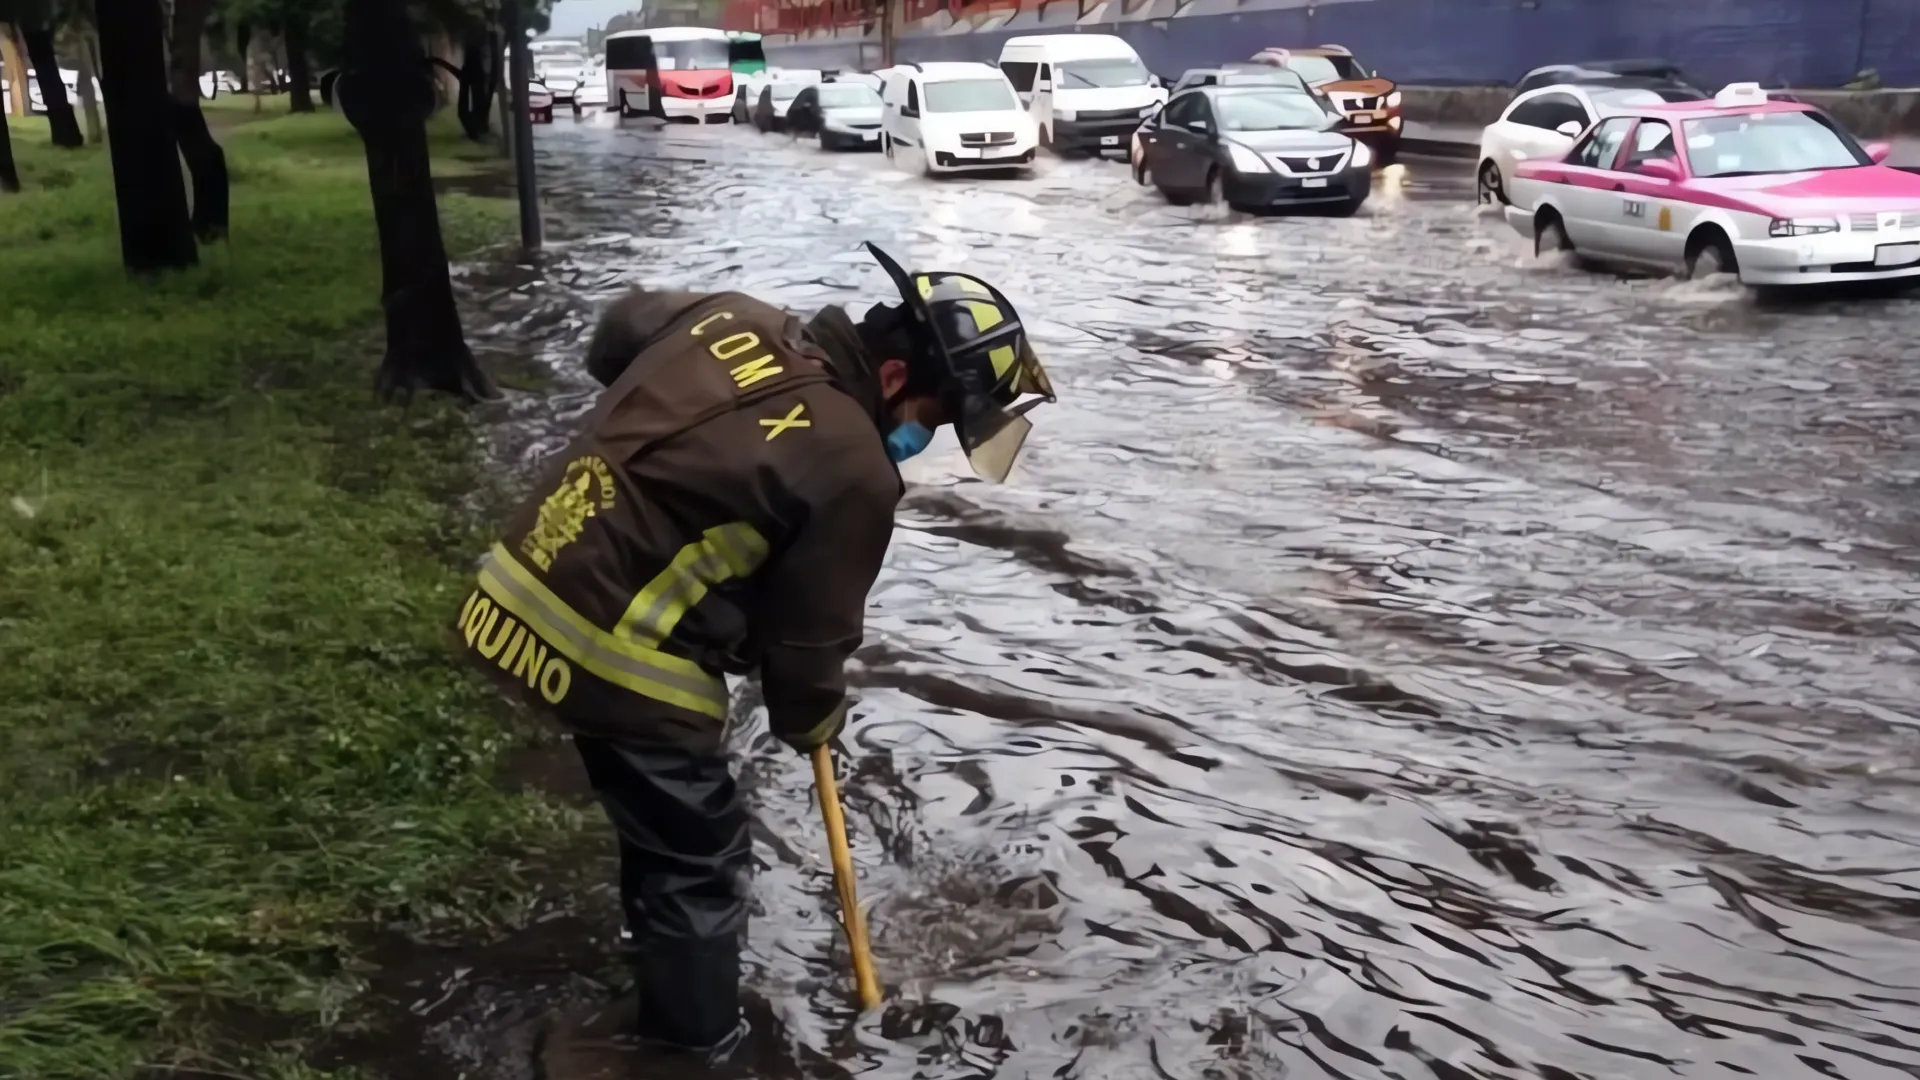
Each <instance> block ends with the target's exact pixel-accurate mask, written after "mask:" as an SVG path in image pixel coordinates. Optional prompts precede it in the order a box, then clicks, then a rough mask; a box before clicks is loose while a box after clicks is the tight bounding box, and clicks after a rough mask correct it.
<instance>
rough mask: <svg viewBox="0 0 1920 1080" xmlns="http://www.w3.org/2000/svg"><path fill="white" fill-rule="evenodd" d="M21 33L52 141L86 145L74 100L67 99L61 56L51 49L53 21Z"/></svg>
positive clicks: (32, 25)
mask: <svg viewBox="0 0 1920 1080" xmlns="http://www.w3.org/2000/svg"><path fill="white" fill-rule="evenodd" d="M21 36H22V37H24V38H26V39H27V58H28V59H29V60H31V61H32V62H33V80H34V82H36V83H39V84H40V103H41V104H42V105H44V106H46V109H47V127H48V128H49V129H51V132H52V134H53V145H55V146H63V147H66V148H68V149H76V148H78V147H82V146H85V145H87V140H86V138H85V136H83V135H81V134H80V121H79V120H77V119H75V118H74V115H73V102H71V101H69V100H67V84H66V83H65V82H64V81H63V80H62V79H61V78H60V60H59V58H58V56H56V55H55V53H54V50H53V25H52V24H51V23H48V22H41V23H37V24H30V25H29V26H28V27H27V28H26V29H25V30H24V31H23V32H22V33H21ZM21 81H22V82H24V81H25V80H21Z"/></svg>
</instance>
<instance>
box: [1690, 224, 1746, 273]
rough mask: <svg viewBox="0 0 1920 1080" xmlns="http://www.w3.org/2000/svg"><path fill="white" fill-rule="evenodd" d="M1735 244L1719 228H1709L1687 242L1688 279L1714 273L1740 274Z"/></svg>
mask: <svg viewBox="0 0 1920 1080" xmlns="http://www.w3.org/2000/svg"><path fill="white" fill-rule="evenodd" d="M1739 272H1740V265H1739V264H1738V263H1737V262H1735V261H1734V257H1733V245H1732V244H1730V243H1728V242H1727V238H1726V235H1725V234H1724V233H1722V232H1721V231H1720V230H1719V229H1714V228H1707V229H1702V230H1701V231H1700V232H1698V233H1695V234H1694V236H1693V238H1692V239H1690V240H1688V242H1687V279H1688V280H1689V281H1698V280H1699V279H1701V278H1703V277H1709V276H1711V275H1713V274H1738V273H1739Z"/></svg>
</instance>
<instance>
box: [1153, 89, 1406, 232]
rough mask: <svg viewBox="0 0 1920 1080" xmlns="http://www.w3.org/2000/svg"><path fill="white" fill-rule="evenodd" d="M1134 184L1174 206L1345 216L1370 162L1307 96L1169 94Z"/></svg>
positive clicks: (1354, 206) (1362, 191) (1355, 205)
mask: <svg viewBox="0 0 1920 1080" xmlns="http://www.w3.org/2000/svg"><path fill="white" fill-rule="evenodd" d="M1140 144H1141V152H1142V153H1141V161H1140V164H1139V165H1137V166H1135V168H1134V172H1133V179H1134V182H1135V183H1139V184H1143V185H1144V184H1151V185H1152V186H1153V187H1155V188H1158V189H1159V191H1160V193H1161V194H1162V195H1164V196H1165V197H1166V199H1167V201H1168V202H1171V203H1173V204H1175V205H1185V204H1187V203H1191V202H1195V201H1199V202H1207V203H1215V202H1224V203H1226V204H1227V205H1229V206H1232V207H1234V208H1236V209H1244V210H1254V209H1270V208H1277V207H1325V208H1327V209H1331V210H1333V211H1334V212H1335V213H1338V214H1342V215H1345V214H1352V213H1353V212H1355V211H1357V210H1359V209H1360V207H1361V205H1362V204H1363V203H1365V202H1366V201H1367V196H1368V195H1369V194H1370V193H1371V192H1372V190H1373V171H1372V168H1373V164H1374V157H1373V152H1372V150H1371V149H1369V148H1368V146H1367V144H1366V143H1364V142H1361V141H1360V140H1358V139H1355V138H1353V137H1352V136H1350V135H1347V134H1345V133H1344V132H1343V131H1342V130H1341V124H1340V117H1339V116H1338V115H1337V114H1334V113H1332V112H1330V111H1329V110H1327V109H1326V108H1325V107H1323V106H1322V105H1321V104H1320V102H1319V101H1318V100H1317V99H1315V98H1314V97H1313V96H1312V95H1309V94H1302V93H1299V92H1297V91H1290V90H1286V89H1280V88H1275V87H1267V86H1247V87H1228V86H1202V87H1195V88H1194V89H1191V90H1185V91H1182V92H1181V93H1178V94H1175V95H1174V96H1173V98H1172V100H1170V101H1168V102H1167V107H1166V108H1165V109H1164V110H1162V111H1161V112H1160V115H1158V116H1155V117H1154V118H1152V119H1151V120H1148V121H1147V122H1146V123H1145V124H1144V125H1142V126H1141V129H1140Z"/></svg>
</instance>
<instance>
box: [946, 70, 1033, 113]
mask: <svg viewBox="0 0 1920 1080" xmlns="http://www.w3.org/2000/svg"><path fill="white" fill-rule="evenodd" d="M926 91H927V93H926V106H925V108H926V111H928V112H935V113H943V112H998V111H1004V110H1012V109H1015V108H1017V107H1018V106H1017V105H1016V103H1015V102H1014V98H1013V87H1011V86H1008V85H1007V80H1006V78H1005V77H1004V76H1002V77H1000V78H997V79H951V80H948V81H946V82H930V83H927V84H926Z"/></svg>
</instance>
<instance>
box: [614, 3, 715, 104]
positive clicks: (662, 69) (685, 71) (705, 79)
mask: <svg viewBox="0 0 1920 1080" xmlns="http://www.w3.org/2000/svg"><path fill="white" fill-rule="evenodd" d="M605 40H606V49H607V63H606V72H607V109H608V110H609V111H617V112H619V114H620V115H621V116H640V115H642V114H646V115H650V116H657V117H659V118H661V119H663V120H683V119H684V120H693V121H695V122H711V123H725V122H727V121H728V120H729V119H730V118H731V112H732V109H733V70H732V60H731V56H730V53H729V50H728V48H727V42H728V38H727V32H726V31H724V30H709V29H707V28H705V27H699V26H659V27H654V28H653V29H650V30H623V31H621V32H619V33H617V34H608V35H607V36H606V39H605Z"/></svg>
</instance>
